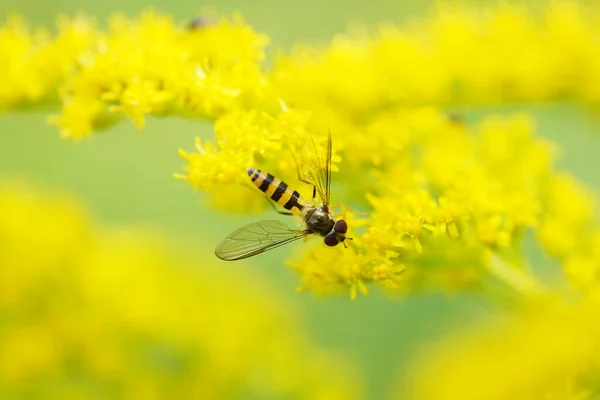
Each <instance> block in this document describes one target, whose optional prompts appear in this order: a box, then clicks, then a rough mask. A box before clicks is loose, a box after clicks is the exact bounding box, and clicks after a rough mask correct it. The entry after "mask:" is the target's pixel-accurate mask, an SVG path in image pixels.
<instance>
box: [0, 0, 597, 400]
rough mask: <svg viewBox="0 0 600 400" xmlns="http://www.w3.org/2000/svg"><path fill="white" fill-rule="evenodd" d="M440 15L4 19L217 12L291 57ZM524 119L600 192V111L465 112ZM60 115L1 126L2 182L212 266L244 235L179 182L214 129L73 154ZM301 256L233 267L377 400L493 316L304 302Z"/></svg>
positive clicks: (266, 9)
mask: <svg viewBox="0 0 600 400" xmlns="http://www.w3.org/2000/svg"><path fill="white" fill-rule="evenodd" d="M432 3H433V2H431V1H423V0H422V1H416V0H414V1H404V2H397V1H391V0H371V1H369V2H365V1H356V0H354V1H330V2H321V1H316V0H307V1H303V2H296V1H289V0H288V1H274V0H254V1H242V0H221V1H216V2H212V3H206V4H204V3H203V4H199V3H196V2H185V1H167V0H161V1H156V0H155V1H152V2H145V1H142V0H131V1H129V2H117V1H116V0H106V1H102V2H86V3H81V2H77V1H75V0H67V1H52V2H49V1H45V2H43V1H42V2H40V1H34V0H26V1H23V2H21V3H20V5H18V6H16V5H15V4H14V3H10V2H7V1H4V2H1V3H0V13H1V14H2V16H5V15H7V13H9V12H11V11H20V12H21V13H22V14H24V15H25V16H26V17H27V18H28V19H30V20H31V21H33V22H34V23H39V24H45V25H52V24H53V20H54V17H55V16H56V15H57V14H58V13H61V12H66V13H70V14H72V13H74V12H76V11H79V10H81V11H84V12H85V13H86V14H88V15H92V16H95V17H97V18H98V19H99V20H102V19H103V18H104V17H106V16H107V15H108V14H110V13H111V12H114V11H120V12H124V13H127V14H130V15H132V14H135V13H138V12H139V11H141V10H142V9H144V8H146V7H155V8H157V9H158V10H160V11H164V12H168V13H170V14H172V15H173V16H174V17H175V19H176V20H179V21H185V20H187V19H190V18H192V17H193V16H195V15H196V14H197V12H198V11H199V9H200V8H201V7H204V6H211V7H213V8H214V9H215V10H216V11H218V12H219V13H225V14H227V13H231V12H233V11H240V12H241V13H242V14H243V15H244V17H245V18H246V20H247V21H248V22H249V23H250V24H251V25H252V26H253V27H254V28H255V29H256V30H257V31H260V32H265V33H267V34H268V35H269V36H270V37H271V39H272V43H273V46H272V48H273V47H279V48H281V47H283V48H289V47H290V46H291V45H292V44H293V43H295V42H298V41H303V42H312V43H315V42H319V41H327V40H328V39H330V38H331V37H332V36H333V35H334V34H335V33H337V32H343V31H345V30H346V28H347V26H348V24H350V23H352V22H363V23H365V24H367V25H368V26H373V25H374V24H376V23H378V22H383V21H395V22H401V21H403V20H405V19H407V18H413V17H417V16H419V15H423V13H424V12H425V10H426V9H427V7H429V6H430V5H431V4H432ZM463 3H464V2H463ZM479 3H481V2H479ZM517 110H518V111H528V112H531V113H533V115H534V116H535V117H536V119H537V121H538V127H539V132H540V135H543V136H545V137H548V138H550V139H553V140H556V141H558V142H559V143H560V145H561V148H562V150H563V151H562V157H561V161H560V166H561V167H562V168H564V169H566V170H568V171H570V172H572V173H573V174H574V175H576V176H577V177H579V178H580V179H582V180H584V181H586V182H587V183H588V184H590V185H592V186H594V187H598V186H600V176H599V174H598V173H597V171H599V168H598V167H599V162H598V157H597V149H600V132H599V128H600V122H599V120H598V119H597V116H596V114H594V113H593V112H592V111H591V110H586V109H584V108H582V107H578V106H576V105H570V104H557V103H552V104H537V105H530V104H529V105H527V104H515V105H510V106H503V107H502V108H493V109H469V108H466V107H463V108H461V109H460V111H461V112H464V113H465V114H466V116H467V120H468V121H469V122H470V123H471V122H474V121H476V120H477V118H478V117H479V116H481V115H483V114H485V113H487V112H490V111H494V112H502V113H509V112H512V111H517ZM48 111H49V110H38V111H36V112H35V113H31V112H28V113H11V114H5V115H2V116H0V174H1V177H2V178H7V177H8V178H13V179H15V178H16V179H23V180H26V181H28V182H32V183H34V184H37V185H38V186H42V187H48V188H54V189H64V190H67V191H70V192H72V193H74V194H76V195H77V196H79V197H80V198H81V199H82V200H83V201H84V202H85V203H86V204H87V205H88V207H89V208H90V209H91V212H92V213H93V214H94V215H95V217H96V219H97V221H99V223H101V224H103V225H136V226H146V227H149V228H151V229H155V230H159V231H162V232H164V233H165V234H166V235H168V236H169V237H171V238H174V239H176V240H177V241H178V242H179V243H180V245H181V248H182V249H185V251H186V252H187V253H196V254H198V253H200V254H202V253H205V252H210V256H211V257H212V249H213V248H214V246H215V245H216V244H217V243H218V241H219V240H220V239H221V238H222V237H224V236H225V235H226V234H228V233H229V232H231V231H232V230H234V229H235V228H237V227H239V225H240V224H241V220H240V219H236V218H235V217H233V216H231V215H226V214H220V213H217V212H214V211H212V210H210V209H209V208H208V207H205V206H203V203H202V195H201V194H200V193H194V191H193V190H192V189H191V188H190V187H189V186H188V185H186V184H184V183H182V182H180V181H176V180H175V179H173V178H172V173H173V172H178V171H179V170H180V168H181V166H182V165H183V160H181V159H180V158H179V156H178V154H177V149H179V148H183V149H185V150H191V149H192V146H193V139H194V137H195V136H210V135H211V134H212V132H211V127H210V126H209V125H206V124H204V123H202V122H198V121H191V120H181V119H176V118H170V119H162V120H161V119H152V118H151V119H149V120H148V123H147V127H146V128H145V129H144V130H143V131H142V132H141V133H136V132H135V131H134V129H133V126H132V125H131V124H128V123H123V124H121V125H119V126H117V127H115V128H113V129H111V130H109V131H108V132H105V133H102V134H100V135H97V136H95V137H93V138H92V139H89V140H85V141H82V142H79V143H73V142H68V141H63V140H61V139H59V137H58V131H57V130H56V129H55V128H54V127H50V126H47V125H45V122H44V118H45V116H46V115H47V114H48V113H49V112H48ZM256 218H258V217H252V218H251V219H256ZM246 220H247V219H245V220H244V221H246ZM289 251H290V249H289V248H285V247H284V248H281V249H279V250H276V251H273V252H270V253H267V254H265V255H263V256H261V257H258V258H254V259H250V260H249V261H248V263H247V264H245V265H244V266H242V265H240V264H235V263H222V267H223V268H233V269H235V268H241V267H243V268H251V269H252V272H253V274H256V276H257V277H258V279H265V280H268V281H269V282H270V283H271V286H273V287H274V288H275V290H276V291H277V292H278V294H279V295H280V296H283V297H285V298H286V299H287V300H288V301H289V302H290V303H292V304H294V305H295V306H296V307H297V308H298V309H299V310H300V312H301V314H302V315H303V318H304V321H305V323H306V326H307V329H308V330H309V332H310V333H311V335H312V337H313V339H314V341H315V342H316V343H317V345H319V346H322V347H327V348H330V349H332V350H335V351H339V352H343V353H346V354H348V355H350V356H351V357H352V359H353V360H355V362H356V364H357V367H358V368H359V369H360V370H361V372H362V374H363V376H364V378H365V381H366V391H367V398H369V399H380V398H387V397H388V395H389V391H390V389H391V388H392V387H393V381H394V379H395V378H396V376H397V375H396V374H397V372H398V371H399V370H401V369H403V368H406V367H407V366H408V365H409V363H410V357H411V356H412V355H413V354H415V351H417V349H419V348H422V347H423V346H427V344H428V343H431V342H434V341H436V340H439V338H440V337H441V336H442V335H443V333H444V332H446V331H447V330H449V329H453V328H457V327H460V326H463V325H466V324H468V323H470V322H472V321H474V320H475V319H478V318H480V317H482V316H484V315H487V314H488V313H490V312H491V311H492V310H491V306H489V305H487V304H486V303H485V302H484V301H483V300H481V299H478V298H477V297H475V296H469V295H459V296H454V295H442V294H436V293H430V294H421V295H413V296H409V297H406V298H393V299H391V298H389V297H387V296H385V295H384V294H382V293H380V292H377V290H374V291H373V293H372V294H371V295H370V296H368V297H359V299H358V300H357V301H354V302H352V301H350V300H349V299H348V298H346V297H344V298H340V297H337V298H333V297H327V298H316V297H315V296H314V295H313V294H311V293H304V294H298V293H296V291H295V288H296V285H297V283H298V279H297V277H296V276H295V274H294V272H293V271H291V270H289V269H288V268H286V267H285V266H284V263H283V261H284V259H285V258H286V257H287V256H288V255H289ZM528 252H529V253H530V254H531V259H532V260H533V261H532V262H533V263H534V264H536V265H546V264H547V263H548V260H545V259H543V258H541V257H540V256H537V255H536V254H537V252H536V251H535V249H533V248H531V249H528ZM203 255H205V254H203ZM198 268H202V266H201V265H199V266H198Z"/></svg>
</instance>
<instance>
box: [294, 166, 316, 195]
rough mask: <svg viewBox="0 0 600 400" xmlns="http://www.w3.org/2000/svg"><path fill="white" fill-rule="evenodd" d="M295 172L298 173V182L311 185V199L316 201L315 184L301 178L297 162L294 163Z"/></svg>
mask: <svg viewBox="0 0 600 400" xmlns="http://www.w3.org/2000/svg"><path fill="white" fill-rule="evenodd" d="M296 174H298V180H299V181H300V182H303V183H306V184H307V185H309V186H312V187H313V193H312V199H313V202H316V201H317V185H315V184H314V183H312V182H309V181H307V180H306V179H304V178H302V175H301V174H300V167H299V166H298V163H296Z"/></svg>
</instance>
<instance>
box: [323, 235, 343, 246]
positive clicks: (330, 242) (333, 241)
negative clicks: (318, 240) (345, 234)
mask: <svg viewBox="0 0 600 400" xmlns="http://www.w3.org/2000/svg"><path fill="white" fill-rule="evenodd" d="M324 241H325V244H326V245H327V246H329V247H333V246H335V245H337V244H339V243H340V242H338V240H337V238H336V237H335V234H332V233H330V234H329V235H327V236H325V240H324Z"/></svg>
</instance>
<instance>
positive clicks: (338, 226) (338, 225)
mask: <svg viewBox="0 0 600 400" xmlns="http://www.w3.org/2000/svg"><path fill="white" fill-rule="evenodd" d="M333 230H334V231H335V232H337V233H342V234H343V233H346V232H348V224H347V223H346V221H344V220H343V219H340V220H337V221H336V222H335V224H334V225H333Z"/></svg>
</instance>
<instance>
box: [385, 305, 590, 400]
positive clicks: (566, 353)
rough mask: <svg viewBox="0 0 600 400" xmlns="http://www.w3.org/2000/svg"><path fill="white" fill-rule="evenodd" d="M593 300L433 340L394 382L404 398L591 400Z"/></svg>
mask: <svg viewBox="0 0 600 400" xmlns="http://www.w3.org/2000/svg"><path fill="white" fill-rule="evenodd" d="M599 311H600V310H599V305H598V303H597V299H596V300H593V301H588V302H584V303H582V304H575V303H570V304H569V303H568V302H562V301H557V302H552V303H551V304H550V305H548V304H546V305H542V304H533V305H529V306H524V307H522V309H521V310H520V311H519V312H516V313H513V314H514V315H510V314H509V315H504V316H502V317H501V318H498V319H496V320H495V321H488V322H487V323H481V324H479V325H477V326H475V327H474V328H471V329H462V330H459V331H457V332H456V333H455V334H454V335H451V336H449V337H445V338H443V339H441V340H439V341H437V342H436V343H432V344H431V345H430V347H429V348H428V349H426V350H425V349H424V350H422V351H421V352H420V353H419V355H418V357H417V358H416V359H415V360H413V363H412V364H411V365H412V368H411V370H410V372H408V373H407V374H406V375H405V376H403V377H401V378H400V379H398V380H397V393H396V398H401V399H419V400H433V399H445V400H452V399H461V400H470V399H483V398H485V399H490V400H494V399H523V400H525V399H527V400H529V399H573V400H575V399H582V400H583V399H593V398H595V397H596V395H597V393H598V390H599V387H598V384H599V381H598V374H599V368H600V363H599V362H598V360H600V353H599V351H600V343H599V341H600V331H599V329H600V326H599V325H598V322H597V318H596V316H597V315H598V312H599Z"/></svg>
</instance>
